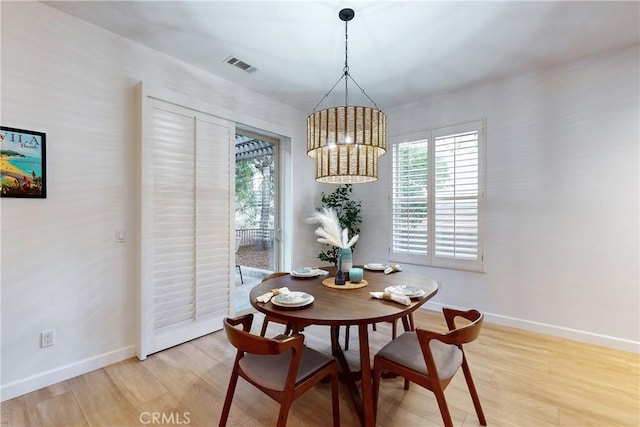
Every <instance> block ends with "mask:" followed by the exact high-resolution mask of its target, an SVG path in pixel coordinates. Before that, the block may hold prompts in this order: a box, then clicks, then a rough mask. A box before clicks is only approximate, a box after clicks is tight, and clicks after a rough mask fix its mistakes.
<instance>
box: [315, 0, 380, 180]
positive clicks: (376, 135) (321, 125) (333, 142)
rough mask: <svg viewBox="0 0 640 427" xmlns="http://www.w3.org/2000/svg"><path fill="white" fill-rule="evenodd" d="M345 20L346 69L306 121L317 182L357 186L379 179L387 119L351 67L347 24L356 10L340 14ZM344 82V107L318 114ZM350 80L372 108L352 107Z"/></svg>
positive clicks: (322, 111) (346, 10)
mask: <svg viewBox="0 0 640 427" xmlns="http://www.w3.org/2000/svg"><path fill="white" fill-rule="evenodd" d="M338 16H339V17H340V19H341V20H342V21H344V69H343V73H342V75H341V76H340V78H339V79H338V81H337V82H336V83H335V84H334V85H333V87H332V88H331V89H330V90H329V92H327V93H326V94H325V95H324V97H322V99H321V100H320V102H318V104H317V105H316V106H315V108H314V109H313V114H311V115H309V117H308V118H307V155H308V156H309V157H311V158H313V159H315V161H316V181H318V182H323V183H329V184H358V183H363V182H372V181H376V180H377V179H378V157H380V156H383V155H384V154H385V153H386V151H387V117H386V115H385V114H384V113H383V112H382V111H380V110H379V109H378V106H377V105H376V103H375V102H374V101H373V100H372V99H371V98H370V97H369V95H367V93H366V92H365V91H364V89H362V88H361V87H360V85H359V84H358V83H357V82H356V81H355V80H354V79H353V77H351V74H350V73H349V64H348V44H347V42H348V28H347V26H348V22H349V21H351V20H352V19H353V17H354V16H355V12H354V11H353V9H342V10H341V11H340V13H339V14H338ZM342 79H344V87H345V105H344V106H340V107H332V108H327V109H324V110H320V111H316V109H317V108H318V106H319V105H320V104H321V103H322V101H324V100H325V99H326V98H327V97H328V96H329V94H330V93H331V92H332V91H333V89H334V88H335V87H336V86H337V85H338V83H340V81H341V80H342ZM349 80H351V81H352V82H353V83H354V84H355V85H356V86H357V87H358V88H359V89H360V91H361V92H362V93H363V94H364V96H366V97H367V99H368V100H369V101H371V103H372V104H373V107H361V106H350V105H349V85H348V83H349Z"/></svg>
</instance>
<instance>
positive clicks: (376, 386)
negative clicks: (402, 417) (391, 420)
mask: <svg viewBox="0 0 640 427" xmlns="http://www.w3.org/2000/svg"><path fill="white" fill-rule="evenodd" d="M381 374H382V369H381V367H380V365H379V364H378V363H376V358H375V357H374V358H373V386H372V387H373V417H374V420H375V419H376V418H378V394H379V393H380V375H381Z"/></svg>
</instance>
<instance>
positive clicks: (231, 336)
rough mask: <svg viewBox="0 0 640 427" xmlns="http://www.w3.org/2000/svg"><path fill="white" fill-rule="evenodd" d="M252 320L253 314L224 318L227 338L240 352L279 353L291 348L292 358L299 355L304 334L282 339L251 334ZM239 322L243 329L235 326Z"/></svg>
mask: <svg viewBox="0 0 640 427" xmlns="http://www.w3.org/2000/svg"><path fill="white" fill-rule="evenodd" d="M252 322H253V314H247V315H245V316H242V317H239V318H236V319H230V318H225V319H224V321H223V324H224V330H225V332H226V334H227V339H228V340H229V342H230V343H231V345H232V346H234V347H235V348H237V349H238V350H239V351H240V352H242V353H250V354H262V355H265V354H281V353H284V352H285V351H287V350H289V349H292V350H293V352H294V358H295V357H296V356H298V357H299V354H300V352H301V351H302V346H303V343H304V335H294V336H292V337H289V338H287V339H284V340H275V339H271V338H264V337H261V336H258V335H253V334H252V333H250V332H249V331H250V330H251V323H252ZM240 324H242V326H243V329H239V328H237V327H236V326H238V325H240Z"/></svg>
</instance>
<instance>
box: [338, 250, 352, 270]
mask: <svg viewBox="0 0 640 427" xmlns="http://www.w3.org/2000/svg"><path fill="white" fill-rule="evenodd" d="M340 258H341V259H342V271H344V272H348V271H349V269H350V268H352V267H353V252H351V248H340Z"/></svg>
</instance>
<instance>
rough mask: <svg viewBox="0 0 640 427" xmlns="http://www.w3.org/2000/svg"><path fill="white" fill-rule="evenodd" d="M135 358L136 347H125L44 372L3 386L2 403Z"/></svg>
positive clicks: (0, 394)
mask: <svg viewBox="0 0 640 427" xmlns="http://www.w3.org/2000/svg"><path fill="white" fill-rule="evenodd" d="M133 356H135V347H134V346H129V347H123V348H120V349H118V350H113V351H110V352H108V353H103V354H100V355H98V356H94V357H91V358H88V359H84V360H81V361H79V362H75V363H71V364H69V365H66V366H62V367H60V368H56V369H52V370H50V371H46V372H42V373H40V374H36V375H33V376H30V377H28V378H24V379H20V380H17V381H13V382H11V383H8V384H2V391H1V392H0V396H1V401H3V402H4V401H5V400H9V399H13V398H14V397H17V396H21V395H23V394H26V393H30V392H32V391H35V390H38V389H41V388H43V387H47V386H50V385H52V384H55V383H59V382H60V381H65V380H68V379H70V378H73V377H77V376H78V375H82V374H86V373H87V372H91V371H94V370H96V369H100V368H104V367H105V366H108V365H111V364H113V363H117V362H120V361H122V360H125V359H128V358H130V357H133Z"/></svg>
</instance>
